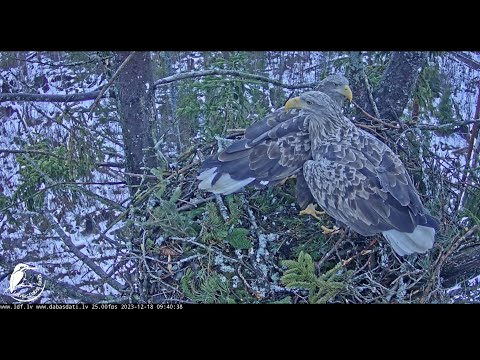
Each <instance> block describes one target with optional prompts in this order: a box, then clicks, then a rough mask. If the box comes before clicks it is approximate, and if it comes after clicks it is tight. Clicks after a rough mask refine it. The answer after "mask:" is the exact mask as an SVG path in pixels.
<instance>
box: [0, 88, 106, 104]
mask: <svg viewBox="0 0 480 360" xmlns="http://www.w3.org/2000/svg"><path fill="white" fill-rule="evenodd" d="M99 94H100V90H98V91H92V92H85V93H78V94H67V95H57V94H28V93H12V94H0V103H2V102H5V101H34V102H65V103H67V102H80V101H86V100H94V99H96V98H97V97H98V95H99Z"/></svg>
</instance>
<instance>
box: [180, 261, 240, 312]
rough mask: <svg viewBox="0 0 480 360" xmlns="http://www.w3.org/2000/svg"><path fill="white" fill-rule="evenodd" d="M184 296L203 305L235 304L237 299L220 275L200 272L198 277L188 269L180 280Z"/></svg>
mask: <svg viewBox="0 0 480 360" xmlns="http://www.w3.org/2000/svg"><path fill="white" fill-rule="evenodd" d="M180 285H181V288H182V291H183V294H184V295H185V296H186V297H188V298H189V299H190V300H192V301H194V302H196V303H203V304H225V303H226V304H234V303H235V299H234V298H233V297H232V296H231V289H230V286H229V284H228V282H227V281H226V280H222V278H221V277H220V276H219V275H218V274H211V275H209V274H207V272H206V271H205V270H203V269H202V270H200V271H199V273H198V274H197V276H196V277H195V274H194V273H193V272H192V271H191V270H190V269H187V271H186V272H185V275H184V276H183V277H182V279H181V280H180Z"/></svg>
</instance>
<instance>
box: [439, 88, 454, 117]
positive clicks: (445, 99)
mask: <svg viewBox="0 0 480 360" xmlns="http://www.w3.org/2000/svg"><path fill="white" fill-rule="evenodd" d="M437 113H438V119H439V120H440V124H449V123H451V122H452V121H453V120H454V114H453V108H452V91H451V90H450V87H449V86H447V87H446V88H445V91H444V92H443V94H442V97H441V98H440V104H439V105H438V109H437Z"/></svg>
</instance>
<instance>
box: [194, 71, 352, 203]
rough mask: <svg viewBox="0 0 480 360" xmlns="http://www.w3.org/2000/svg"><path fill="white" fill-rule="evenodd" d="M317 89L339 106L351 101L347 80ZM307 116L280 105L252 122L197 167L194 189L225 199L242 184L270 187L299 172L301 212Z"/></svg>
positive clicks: (331, 80) (306, 197)
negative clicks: (238, 138)
mask: <svg viewBox="0 0 480 360" xmlns="http://www.w3.org/2000/svg"><path fill="white" fill-rule="evenodd" d="M317 90H318V91H321V92H323V93H325V94H327V95H328V96H329V97H330V98H331V99H332V101H333V102H334V103H335V104H336V105H337V106H339V107H341V105H342V104H343V102H344V100H345V99H349V100H352V91H351V89H350V87H349V86H348V80H347V79H346V78H345V77H344V76H343V75H340V74H336V75H330V76H328V77H326V78H325V79H323V80H322V81H321V82H320V83H319V84H318V85H317ZM310 118H311V114H310V112H309V111H304V110H303V109H292V110H290V111H288V112H286V111H285V109H284V107H281V108H279V109H277V110H276V111H274V112H273V113H271V114H269V115H267V116H266V117H265V119H263V120H262V121H259V122H257V123H254V124H253V125H251V126H250V127H248V128H247V129H246V131H245V137H244V138H243V139H241V140H239V141H237V142H235V143H233V144H232V145H230V146H229V147H227V148H226V149H225V150H223V151H222V152H220V153H219V154H216V155H214V156H212V157H210V158H207V159H206V160H205V162H204V163H203V164H202V167H201V169H200V174H199V176H198V179H199V180H201V181H200V184H199V185H198V187H199V188H200V189H203V190H206V191H210V192H212V193H214V194H223V195H228V194H231V193H234V192H237V191H239V190H241V189H242V188H243V187H244V186H246V185H248V184H253V185H255V186H256V187H263V186H267V185H268V186H271V185H274V184H276V183H279V182H281V181H282V180H285V179H286V178H288V177H289V176H291V175H294V174H300V179H299V181H298V182H297V184H298V187H297V194H298V200H299V205H300V207H301V208H305V207H306V205H307V204H308V203H309V202H311V201H312V200H313V196H312V195H311V194H310V193H309V191H308V187H307V186H306V185H305V182H304V181H303V178H301V172H300V173H299V171H300V170H301V168H302V166H303V164H304V163H305V161H307V160H309V159H312V154H311V136H310V133H309V122H310Z"/></svg>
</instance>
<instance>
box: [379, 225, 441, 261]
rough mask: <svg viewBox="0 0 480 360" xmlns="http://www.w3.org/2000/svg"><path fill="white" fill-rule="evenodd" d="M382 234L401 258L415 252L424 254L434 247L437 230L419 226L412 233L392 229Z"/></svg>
mask: <svg viewBox="0 0 480 360" xmlns="http://www.w3.org/2000/svg"><path fill="white" fill-rule="evenodd" d="M432 219H434V218H432ZM382 234H383V236H385V238H386V239H387V241H388V242H389V243H390V245H391V246H392V248H393V250H395V252H396V253H397V254H398V255H400V256H404V255H410V254H412V253H414V252H416V253H424V252H426V251H427V250H429V249H431V248H432V247H433V242H434V240H435V228H433V227H430V226H423V225H417V226H416V227H415V229H414V230H413V232H411V233H406V232H400V231H398V230H393V229H392V230H387V231H384V232H382Z"/></svg>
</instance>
